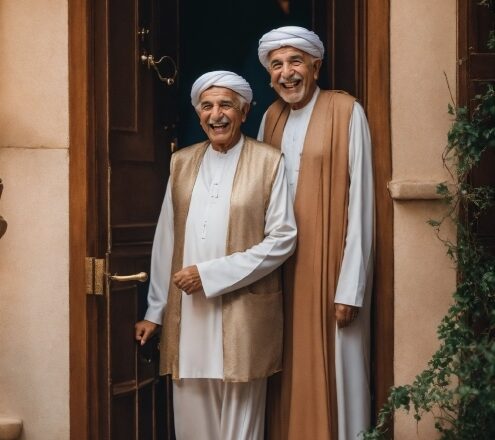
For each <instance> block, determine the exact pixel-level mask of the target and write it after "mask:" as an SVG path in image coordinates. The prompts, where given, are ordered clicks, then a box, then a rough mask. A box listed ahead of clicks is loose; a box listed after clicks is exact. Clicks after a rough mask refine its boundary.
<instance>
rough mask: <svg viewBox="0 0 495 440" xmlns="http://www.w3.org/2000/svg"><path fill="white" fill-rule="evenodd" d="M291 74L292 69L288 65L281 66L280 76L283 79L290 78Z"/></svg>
mask: <svg viewBox="0 0 495 440" xmlns="http://www.w3.org/2000/svg"><path fill="white" fill-rule="evenodd" d="M293 73H294V69H292V66H291V65H290V64H289V63H284V64H282V76H283V77H284V78H290V77H291V76H292V74H293Z"/></svg>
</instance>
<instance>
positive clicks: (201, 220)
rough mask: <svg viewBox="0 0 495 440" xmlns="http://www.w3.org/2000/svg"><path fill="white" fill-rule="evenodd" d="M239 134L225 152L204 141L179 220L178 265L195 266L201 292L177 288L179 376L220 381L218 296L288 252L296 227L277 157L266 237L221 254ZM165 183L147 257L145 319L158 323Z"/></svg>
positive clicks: (167, 260) (165, 259)
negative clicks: (181, 232) (187, 201)
mask: <svg viewBox="0 0 495 440" xmlns="http://www.w3.org/2000/svg"><path fill="white" fill-rule="evenodd" d="M243 141H244V137H241V139H240V141H239V142H238V143H237V144H236V145H235V146H234V147H232V148H231V149H230V150H228V151H227V152H226V153H220V152H217V151H215V150H214V149H213V148H212V147H211V146H209V147H208V149H207V151H206V153H205V156H204V158H203V161H202V162H201V166H200V170H199V173H198V178H197V179H196V182H195V185H194V188H193V193H192V198H191V204H190V207H189V213H188V217H187V222H186V231H185V240H184V259H183V266H184V267H186V266H190V265H197V267H198V270H199V273H200V276H201V281H202V284H203V289H204V291H203V292H198V293H194V294H192V295H186V294H185V293H184V292H183V293H182V315H181V333H180V343H179V377H180V378H181V379H182V378H210V379H223V348H222V310H221V304H222V302H221V295H222V294H224V293H227V292H231V291H233V290H236V289H238V288H240V287H243V286H247V285H249V284H251V283H253V282H254V281H256V280H258V279H260V278H262V277H263V276H265V275H267V274H268V273H270V272H271V271H273V270H274V269H275V268H276V267H278V266H280V265H281V264H282V263H283V262H284V261H285V259H287V258H288V256H289V255H290V254H291V253H292V251H293V249H294V246H295V239H296V225H295V220H294V213H293V209H292V200H291V197H290V195H289V191H288V187H287V181H286V177H285V166H284V161H283V158H282V162H281V166H279V169H278V172H277V175H276V177H275V180H274V183H273V187H272V193H271V196H270V202H269V205H268V208H267V212H266V215H265V239H264V240H263V241H262V242H261V243H259V244H257V245H255V246H253V247H251V248H250V249H247V250H246V251H245V252H237V253H234V254H232V255H228V256H226V255H225V242H226V236H227V229H228V220H229V210H230V194H231V190H232V183H233V180H234V174H235V170H236V167H237V163H238V160H239V156H240V152H241V149H242V145H243ZM170 187H171V185H170V181H169V184H168V186H167V191H166V194H165V199H164V202H163V205H162V210H161V213H160V218H159V220H158V224H157V228H156V232H155V238H154V242H153V249H152V257H151V278H150V288H149V291H148V309H147V312H146V315H145V318H144V319H146V320H148V321H151V322H155V323H157V324H161V323H162V317H163V311H164V308H165V305H166V303H167V296H168V287H169V282H170V276H171V274H170V271H171V266H172V254H173V247H174V235H173V205H172V198H171V188H170Z"/></svg>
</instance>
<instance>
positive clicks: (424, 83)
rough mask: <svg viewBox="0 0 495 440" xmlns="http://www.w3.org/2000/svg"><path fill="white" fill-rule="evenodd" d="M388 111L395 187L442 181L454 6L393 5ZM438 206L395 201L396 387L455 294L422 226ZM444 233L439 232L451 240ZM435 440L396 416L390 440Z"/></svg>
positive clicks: (430, 431)
mask: <svg viewBox="0 0 495 440" xmlns="http://www.w3.org/2000/svg"><path fill="white" fill-rule="evenodd" d="M390 32H391V104H392V119H391V123H392V160H393V180H394V181H401V180H414V181H418V182H422V181H431V180H437V181H442V180H447V178H448V175H447V173H446V171H445V170H444V169H443V167H442V161H441V155H442V151H443V149H444V146H445V144H446V134H447V131H448V129H449V126H450V124H451V121H450V118H449V115H448V114H447V104H448V102H449V101H450V95H449V90H448V88H447V84H446V81H445V76H444V72H445V73H446V74H447V76H448V78H449V81H450V85H451V88H452V89H453V91H455V84H456V71H455V67H456V2H454V1H452V0H433V1H432V0H415V1H404V0H392V2H391V24H390ZM442 209H443V208H442V205H441V204H440V203H439V202H438V201H419V200H411V201H395V202H394V260H395V261H394V263H395V272H394V277H395V343H394V349H395V358H394V374H395V383H396V384H398V385H399V384H404V383H410V382H411V381H412V380H413V379H414V377H415V375H416V374H418V373H419V372H420V371H421V370H422V369H423V368H424V367H425V366H426V363H427V361H428V359H429V358H430V356H431V355H432V354H433V352H434V351H435V349H436V348H437V346H438V341H437V340H436V327H437V325H438V324H439V322H440V319H441V318H442V316H443V315H444V314H445V312H446V310H447V308H448V305H449V303H450V300H451V294H452V292H453V291H454V288H455V271H454V269H453V267H452V263H451V262H450V260H449V259H448V258H447V257H446V256H445V248H444V247H443V245H442V244H441V243H440V242H439V241H438V240H437V239H436V237H435V234H434V233H433V230H432V228H431V227H430V226H428V225H427V224H426V221H427V220H428V219H430V218H439V217H440V216H441V213H442ZM448 229H449V228H448V227H447V228H446V229H445V230H444V233H446V234H450V235H453V231H452V230H451V231H449V230H448ZM436 437H437V435H436V433H435V430H434V428H433V424H432V423H431V421H428V422H427V423H423V424H420V426H419V427H418V426H416V423H415V422H414V421H413V420H412V417H404V416H398V417H397V418H396V424H395V438H397V439H400V440H409V439H418V438H420V439H425V440H426V439H427V440H432V439H434V438H436Z"/></svg>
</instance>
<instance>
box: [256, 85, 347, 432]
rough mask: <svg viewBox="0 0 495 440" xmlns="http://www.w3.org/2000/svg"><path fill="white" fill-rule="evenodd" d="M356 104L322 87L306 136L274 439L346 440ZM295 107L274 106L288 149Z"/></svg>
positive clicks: (274, 122) (271, 124)
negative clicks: (344, 334) (344, 362)
mask: <svg viewBox="0 0 495 440" xmlns="http://www.w3.org/2000/svg"><path fill="white" fill-rule="evenodd" d="M354 101H355V99H354V98H353V97H351V96H350V95H347V94H345V93H343V92H337V91H321V92H320V94H319V95H318V98H317V101H316V104H315V107H314V109H313V113H312V116H311V120H310V123H309V126H308V130H307V133H306V138H305V141H304V146H303V150H302V156H301V163H300V167H299V179H298V183H297V190H296V196H295V202H294V212H295V216H296V223H297V228H298V241H297V243H298V245H297V249H296V252H295V254H294V255H293V256H292V257H291V258H290V259H289V260H288V262H287V263H286V264H285V266H284V323H285V324H284V353H283V363H282V373H281V374H277V375H276V376H274V377H272V378H271V379H270V382H269V389H268V400H267V416H268V418H267V420H268V422H267V423H268V427H267V429H268V440H329V439H332V440H337V438H338V426H337V390H336V383H335V360H334V355H335V353H334V350H335V315H334V296H335V290H336V288H337V282H338V277H339V273H340V267H341V264H342V259H343V255H344V245H345V236H346V226H347V205H348V197H349V170H348V148H349V122H350V117H351V114H352V109H353V106H354ZM289 112H290V109H289V106H288V105H287V104H285V103H284V102H283V101H280V100H278V101H276V102H275V103H273V104H272V105H271V106H270V107H269V109H268V111H267V114H266V122H265V130H264V141H265V142H266V143H269V144H271V145H274V146H276V147H278V148H280V146H281V142H282V135H283V130H284V127H285V123H286V122H287V118H288V116H289Z"/></svg>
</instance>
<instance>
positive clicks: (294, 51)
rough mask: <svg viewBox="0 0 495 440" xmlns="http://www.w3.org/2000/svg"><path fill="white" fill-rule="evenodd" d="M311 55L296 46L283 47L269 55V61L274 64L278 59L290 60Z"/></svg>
mask: <svg viewBox="0 0 495 440" xmlns="http://www.w3.org/2000/svg"><path fill="white" fill-rule="evenodd" d="M310 56H311V55H310V54H309V53H307V52H304V51H303V50H301V49H298V48H297V47H294V46H282V47H279V48H278V49H274V50H272V51H271V52H270V53H269V54H268V61H269V62H272V61H273V60H276V59H288V58H294V57H302V58H304V59H305V58H306V57H310Z"/></svg>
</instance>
